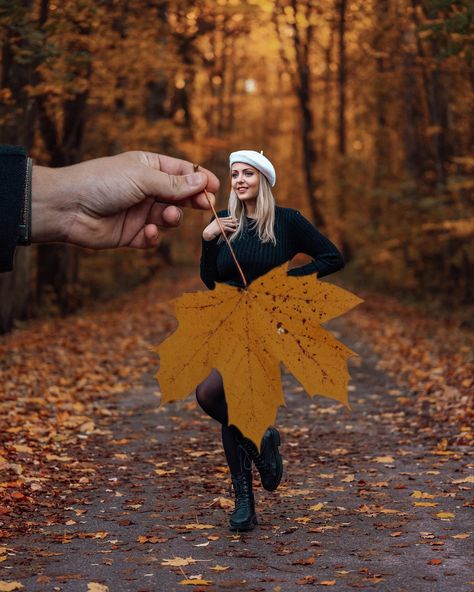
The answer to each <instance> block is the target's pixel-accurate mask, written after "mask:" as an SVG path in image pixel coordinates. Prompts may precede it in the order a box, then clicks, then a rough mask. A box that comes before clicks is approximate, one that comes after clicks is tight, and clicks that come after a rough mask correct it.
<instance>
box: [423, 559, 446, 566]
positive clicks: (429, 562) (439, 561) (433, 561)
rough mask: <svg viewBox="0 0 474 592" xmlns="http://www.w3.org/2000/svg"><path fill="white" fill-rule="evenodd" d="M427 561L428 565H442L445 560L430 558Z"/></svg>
mask: <svg viewBox="0 0 474 592" xmlns="http://www.w3.org/2000/svg"><path fill="white" fill-rule="evenodd" d="M427 563H428V565H441V564H442V563H443V562H442V561H441V559H430V560H429V561H428V562H427Z"/></svg>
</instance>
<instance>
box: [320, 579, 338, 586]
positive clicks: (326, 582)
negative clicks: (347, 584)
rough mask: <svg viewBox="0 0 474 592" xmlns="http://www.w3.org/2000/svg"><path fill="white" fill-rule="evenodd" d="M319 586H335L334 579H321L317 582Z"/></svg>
mask: <svg viewBox="0 0 474 592" xmlns="http://www.w3.org/2000/svg"><path fill="white" fill-rule="evenodd" d="M318 585H319V586H335V585H336V580H322V581H321V582H318Z"/></svg>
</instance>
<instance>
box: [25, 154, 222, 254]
mask: <svg viewBox="0 0 474 592" xmlns="http://www.w3.org/2000/svg"><path fill="white" fill-rule="evenodd" d="M218 188H219V181H218V179H217V177H216V176H215V175H214V174H213V173H211V172H210V171H208V170H206V169H203V168H202V167H199V172H197V173H195V172H194V169H193V165H192V164H191V163H190V162H187V161H185V160H180V159H177V158H172V157H170V156H164V155H161V154H155V153H151V152H142V151H133V152H124V153H122V154H118V155H116V156H108V157H105V158H97V159H94V160H89V161H86V162H82V163H79V164H75V165H72V166H68V167H63V168H56V169H54V168H47V167H40V166H34V167H33V179H32V239H33V242H36V243H39V242H67V243H71V244H75V245H79V246H83V247H88V248H92V249H106V248H113V247H135V248H138V249H144V248H148V247H153V246H156V245H157V244H158V240H159V233H158V229H159V228H160V227H174V226H177V225H178V224H179V223H180V220H181V218H182V211H181V209H180V208H179V207H177V206H184V207H192V208H198V209H210V206H209V203H208V201H207V199H206V197H205V195H204V189H206V191H207V192H208V195H209V197H210V199H211V201H212V202H213V203H214V201H215V197H214V193H215V192H216V191H217V189H218ZM174 204H176V205H174Z"/></svg>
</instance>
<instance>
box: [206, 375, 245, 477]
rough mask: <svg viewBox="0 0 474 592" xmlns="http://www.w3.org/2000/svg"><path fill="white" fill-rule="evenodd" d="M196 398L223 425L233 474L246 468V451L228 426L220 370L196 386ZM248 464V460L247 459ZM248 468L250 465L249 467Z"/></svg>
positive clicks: (228, 460)
mask: <svg viewBox="0 0 474 592" xmlns="http://www.w3.org/2000/svg"><path fill="white" fill-rule="evenodd" d="M196 399H197V402H198V403H199V405H200V406H201V407H202V409H203V410H204V411H205V412H206V413H207V415H209V416H210V417H212V418H213V419H215V420H216V421H218V422H219V423H220V424H221V425H222V444H223V446H224V452H225V456H226V459H227V463H228V465H229V468H230V472H231V474H232V475H237V474H238V473H241V472H242V471H243V470H244V468H245V467H244V466H243V464H244V460H245V459H246V455H245V453H244V454H242V453H243V451H242V449H241V448H240V446H239V444H238V442H237V439H236V437H235V432H234V431H233V430H232V429H230V428H229V427H228V426H227V421H228V416H227V403H226V400H225V392H224V383H223V381H222V376H221V374H220V372H218V371H217V370H215V369H213V370H212V371H211V373H210V374H209V376H208V377H207V378H206V379H205V380H203V382H201V384H200V385H199V386H198V387H197V388H196ZM247 464H249V463H248V461H247ZM247 468H248V467H247Z"/></svg>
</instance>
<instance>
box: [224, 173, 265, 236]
mask: <svg viewBox="0 0 474 592" xmlns="http://www.w3.org/2000/svg"><path fill="white" fill-rule="evenodd" d="M258 176H259V180H260V184H259V188H258V195H257V207H256V210H255V213H256V216H257V217H256V219H255V221H254V222H253V226H254V227H255V228H257V232H258V238H259V239H260V240H261V241H262V243H269V242H271V243H273V244H274V245H276V238H275V228H274V226H275V198H274V197H273V193H272V188H271V187H270V183H269V182H268V180H267V178H266V177H265V175H262V173H261V172H260V171H258ZM227 209H228V210H229V216H232V217H233V218H235V219H236V220H237V221H238V226H237V229H236V231H235V232H233V233H232V234H231V235H230V236H229V240H230V241H233V240H234V239H236V238H238V236H239V235H240V234H241V233H242V231H243V229H244V227H245V224H247V221H246V220H245V208H244V204H243V203H242V202H241V201H240V199H239V198H238V197H237V194H236V193H235V191H234V190H233V189H231V190H230V195H229V204H228V206H227Z"/></svg>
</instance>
